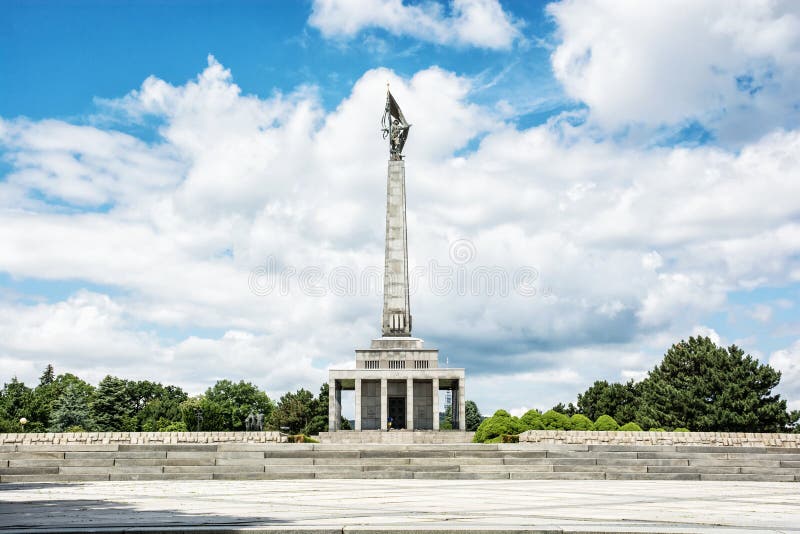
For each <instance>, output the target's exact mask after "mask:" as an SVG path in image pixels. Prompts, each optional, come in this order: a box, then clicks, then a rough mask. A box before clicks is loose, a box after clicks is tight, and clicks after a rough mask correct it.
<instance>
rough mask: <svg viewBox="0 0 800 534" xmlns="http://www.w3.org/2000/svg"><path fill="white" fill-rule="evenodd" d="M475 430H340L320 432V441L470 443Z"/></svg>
mask: <svg viewBox="0 0 800 534" xmlns="http://www.w3.org/2000/svg"><path fill="white" fill-rule="evenodd" d="M474 435H475V432H462V431H460V430H445V431H442V432H439V431H436V430H414V431H413V432H412V431H408V430H392V431H391V432H384V431H381V430H363V431H361V432H357V431H355V430H341V431H339V432H320V433H319V441H320V443H342V444H370V443H388V444H398V445H402V444H413V443H422V444H439V445H441V444H447V443H470V442H471V441H472V437H473V436H474Z"/></svg>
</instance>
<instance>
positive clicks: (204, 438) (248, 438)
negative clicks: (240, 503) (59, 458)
mask: <svg viewBox="0 0 800 534" xmlns="http://www.w3.org/2000/svg"><path fill="white" fill-rule="evenodd" d="M285 441H286V436H283V435H281V433H280V432H78V433H61V432H57V433H53V432H48V433H33V432H31V433H25V434H0V445H15V444H16V445H65V444H67V445H68V444H75V445H81V444H87V445H91V444H144V443H151V444H159V443H165V444H166V443H170V444H171V443H280V442H285Z"/></svg>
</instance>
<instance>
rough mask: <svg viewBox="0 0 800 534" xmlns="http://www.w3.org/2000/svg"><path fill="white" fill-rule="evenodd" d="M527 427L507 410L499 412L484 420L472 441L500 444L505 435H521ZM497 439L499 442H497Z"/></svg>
mask: <svg viewBox="0 0 800 534" xmlns="http://www.w3.org/2000/svg"><path fill="white" fill-rule="evenodd" d="M524 431H525V427H524V426H523V425H522V423H520V421H519V419H517V418H516V417H513V416H512V415H511V414H510V413H508V412H507V411H505V410H497V411H496V412H494V415H493V416H491V417H489V418H488V419H484V420H483V422H482V423H481V425H480V426H479V427H478V430H476V431H475V437H473V438H472V441H474V442H476V443H499V442H500V440H502V436H503V434H519V433H520V432H524ZM495 439H496V440H497V441H495Z"/></svg>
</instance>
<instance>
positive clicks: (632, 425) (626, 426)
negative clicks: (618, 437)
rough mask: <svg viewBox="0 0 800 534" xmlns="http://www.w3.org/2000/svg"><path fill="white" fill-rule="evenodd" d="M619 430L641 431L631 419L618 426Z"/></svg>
mask: <svg viewBox="0 0 800 534" xmlns="http://www.w3.org/2000/svg"><path fill="white" fill-rule="evenodd" d="M619 430H620V432H641V431H642V427H640V426H639V425H637V424H636V423H634V422H633V421H631V422H630V423H625V424H624V425H622V426H621V427H619Z"/></svg>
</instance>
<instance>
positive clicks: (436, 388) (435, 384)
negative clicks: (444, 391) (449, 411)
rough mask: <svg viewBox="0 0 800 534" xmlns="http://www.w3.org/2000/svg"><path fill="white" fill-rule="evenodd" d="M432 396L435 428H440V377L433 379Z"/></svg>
mask: <svg viewBox="0 0 800 534" xmlns="http://www.w3.org/2000/svg"><path fill="white" fill-rule="evenodd" d="M431 382H432V385H431V397H432V398H433V429H434V430H439V379H438V378H433V379H431Z"/></svg>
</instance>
